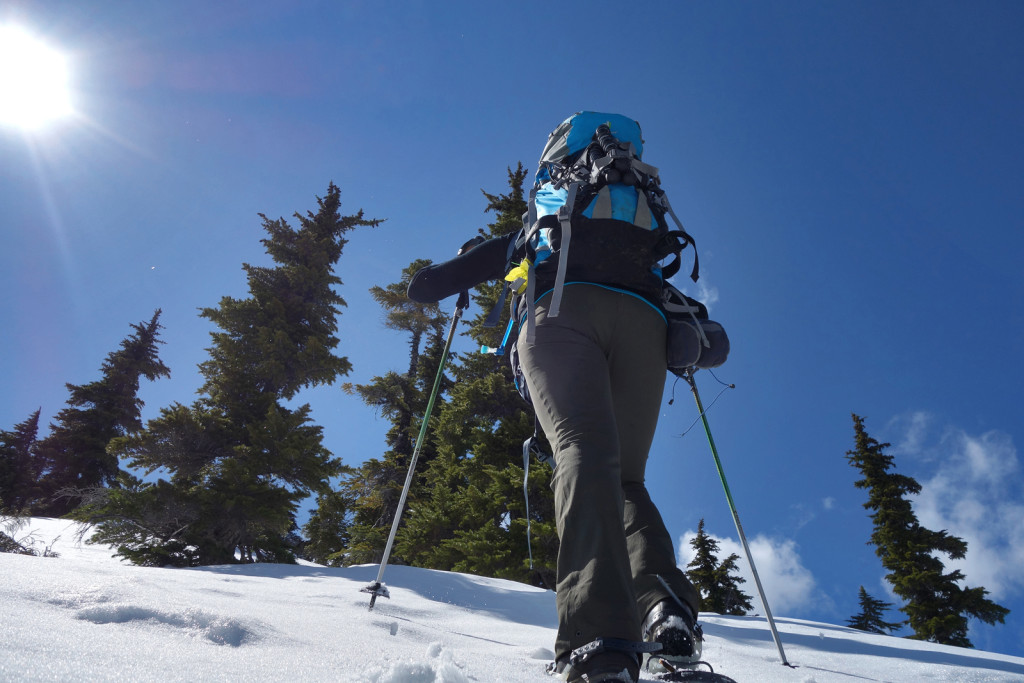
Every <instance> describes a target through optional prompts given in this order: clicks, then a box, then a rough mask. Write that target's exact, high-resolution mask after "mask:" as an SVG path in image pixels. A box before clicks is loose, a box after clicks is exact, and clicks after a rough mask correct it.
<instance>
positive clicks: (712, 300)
mask: <svg viewBox="0 0 1024 683" xmlns="http://www.w3.org/2000/svg"><path fill="white" fill-rule="evenodd" d="M683 280H684V278H682V277H680V278H679V279H678V280H677V279H676V278H671V279H670V280H669V282H671V283H672V284H673V285H675V287H676V288H678V289H679V290H680V291H681V292H682V293H683V294H685V295H687V296H689V297H691V298H694V299H696V300H697V301H699V302H701V303H702V304H704V305H705V306H707V308H708V312H710V311H711V309H712V307H714V305H715V304H717V303H718V287H715V286H714V285H711V284H708V278H707V276H706V275H701V278H700V280H698V281H697V282H696V283H694V282H693V281H691V280H690V279H689V278H685V282H684V281H683ZM694 290H696V291H694Z"/></svg>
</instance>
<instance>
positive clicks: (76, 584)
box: [0, 519, 1024, 683]
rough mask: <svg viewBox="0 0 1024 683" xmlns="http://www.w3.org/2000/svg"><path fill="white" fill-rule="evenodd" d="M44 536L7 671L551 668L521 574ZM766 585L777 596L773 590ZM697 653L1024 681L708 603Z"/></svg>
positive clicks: (719, 666) (534, 595) (49, 524)
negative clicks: (220, 559) (378, 586)
mask: <svg viewBox="0 0 1024 683" xmlns="http://www.w3.org/2000/svg"><path fill="white" fill-rule="evenodd" d="M30 530H31V531H34V532H35V537H36V539H37V543H38V545H37V547H38V548H40V549H42V548H43V547H46V546H52V549H53V550H54V551H55V552H57V553H59V557H28V556H20V555H10V554H0V577H2V578H0V681H128V680H130V681H364V682H367V683H433V682H438V683H441V682H443V683H464V682H468V681H484V682H506V681H507V682H518V681H524V682H529V681H537V682H543V681H550V680H551V679H549V678H548V677H547V676H546V675H545V674H544V665H545V664H546V662H547V661H549V660H550V659H551V657H552V656H553V654H552V651H551V646H552V643H553V641H554V626H555V603H554V594H553V593H551V592H549V591H543V590H539V589H535V588H530V587H528V586H524V585H521V584H517V583H512V582H508V581H501V580H497V579H487V578H480V577H477V576H470V575H465V574H455V573H449V572H439V571H432V570H425V569H414V568H410V567H389V568H388V569H387V571H386V573H385V576H384V580H385V583H386V584H387V585H388V587H389V589H390V592H391V599H390V600H385V599H380V600H378V601H377V605H376V607H375V608H374V610H373V611H372V612H371V611H368V610H367V605H368V603H369V596H367V595H366V594H364V593H361V592H360V590H359V589H360V588H362V587H363V586H365V585H366V584H368V583H369V582H371V581H373V580H374V579H375V578H376V574H377V567H376V566H362V567H351V568H346V569H332V568H325V567H319V566H315V565H298V566H295V565H266V564H263V565H245V566H223V567H207V568H202V569H157V568H143V567H134V566H131V565H127V564H124V563H122V562H120V561H119V560H117V559H113V558H111V551H110V549H109V548H107V547H101V546H90V545H85V544H82V543H80V542H78V541H77V540H76V525H74V524H71V523H68V522H66V521H61V520H46V519H34V520H31V525H30V526H29V527H28V528H26V529H24V530H22V531H21V532H20V533H19V536H23V535H24V534H25V533H27V532H28V531H30ZM770 597H771V596H769V599H770ZM701 622H702V623H703V625H704V632H705V635H706V639H705V646H704V654H705V659H707V660H708V661H709V662H711V663H712V664H713V665H714V667H715V669H716V671H719V672H721V673H724V674H727V675H729V676H732V677H733V678H735V679H736V680H737V681H739V682H740V683H744V682H749V681H794V682H800V683H825V682H826V681H844V682H850V681H865V680H867V681H900V682H904V681H1020V680H1024V658H1021V657H1012V656H1008V655H999V654H989V653H985V652H978V651H975V650H966V649H960V648H954V647H945V646H939V645H932V644H928V643H920V642H915V641H908V640H904V639H899V638H892V637H888V636H875V635H869V634H865V633H860V632H857V631H853V630H851V629H848V628H844V627H840V626H833V625H829V624H822V623H815V622H810V621H804V620H801V619H790V618H777V623H778V626H779V629H780V631H781V633H782V640H783V645H784V647H785V651H786V655H787V657H788V659H789V661H790V663H792V664H794V665H795V666H796V668H786V667H784V666H782V665H781V664H780V660H779V656H778V652H777V650H776V647H775V644H774V642H773V641H772V639H771V636H770V633H769V631H768V628H767V625H766V623H765V622H764V620H763V619H760V618H756V617H722V616H717V615H713V614H702V615H701Z"/></svg>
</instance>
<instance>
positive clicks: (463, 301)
mask: <svg viewBox="0 0 1024 683" xmlns="http://www.w3.org/2000/svg"><path fill="white" fill-rule="evenodd" d="M460 253H461V252H460ZM468 307H469V292H462V293H461V294H459V299H458V301H457V302H456V303H455V313H454V314H453V315H452V324H451V325H450V326H449V327H448V339H447V340H446V341H445V343H444V351H443V352H442V353H441V364H440V365H439V366H438V368H437V377H435V378H434V389H433V391H431V392H430V400H428V401H427V409H426V411H425V412H424V413H423V422H422V423H421V424H420V433H419V436H417V437H416V446H415V447H414V448H413V449H412V459H411V460H410V461H409V473H408V474H406V475H405V487H403V488H402V496H401V498H399V499H398V508H397V509H396V510H395V519H394V520H393V521H392V522H391V535H390V536H388V542H387V545H386V546H384V557H383V558H382V559H381V561H380V570H379V571H378V572H377V580H376V581H374V582H373V583H371V584H369V585H368V586H365V587H364V588H361V589H360V592H362V593H369V594H370V607H369V609H371V610H372V609H373V604H374V603H375V602H377V596H381V595H382V596H384V597H385V598H390V597H391V595H390V594H389V593H388V589H387V586H385V585H384V583H383V582H382V579H383V578H384V569H385V568H386V567H387V565H388V558H390V557H391V547H392V546H393V545H394V544H395V534H397V533H398V523H399V521H401V519H402V510H403V509H404V508H405V499H406V498H407V497H408V496H409V489H410V488H411V487H412V478H413V475H414V474H415V473H416V460H417V459H418V458H419V457H420V449H421V448H422V447H423V441H424V438H425V437H426V435H427V426H428V425H429V424H430V413H431V411H433V409H434V399H436V398H437V394H438V390H440V388H441V378H442V377H443V376H444V366H445V363H447V361H448V351H449V349H451V346H452V339H453V338H454V337H455V328H456V327H457V326H458V324H459V319H460V318H462V312H463V311H464V310H466V308H468Z"/></svg>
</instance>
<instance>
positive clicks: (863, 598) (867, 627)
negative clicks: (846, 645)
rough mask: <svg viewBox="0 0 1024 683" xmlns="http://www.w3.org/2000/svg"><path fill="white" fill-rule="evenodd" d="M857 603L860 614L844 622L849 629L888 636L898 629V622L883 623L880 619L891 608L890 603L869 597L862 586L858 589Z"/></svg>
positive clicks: (883, 620)
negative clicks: (858, 603)
mask: <svg viewBox="0 0 1024 683" xmlns="http://www.w3.org/2000/svg"><path fill="white" fill-rule="evenodd" d="M858 601H859V602H860V612H859V613H858V614H856V615H855V616H853V617H851V618H850V619H848V620H847V622H846V625H847V626H849V627H850V628H855V629H857V630H858V631H867V632H868V633H881V634H888V633H891V632H892V631H893V630H894V629H897V628H899V627H900V624H899V623H898V622H891V621H885V619H883V618H882V616H883V615H884V614H885V612H886V610H888V609H889V608H890V607H892V603H891V602H885V601H884V600H878V599H876V598H873V597H871V596H870V595H868V592H867V591H866V590H864V586H861V587H860V593H859V596H858Z"/></svg>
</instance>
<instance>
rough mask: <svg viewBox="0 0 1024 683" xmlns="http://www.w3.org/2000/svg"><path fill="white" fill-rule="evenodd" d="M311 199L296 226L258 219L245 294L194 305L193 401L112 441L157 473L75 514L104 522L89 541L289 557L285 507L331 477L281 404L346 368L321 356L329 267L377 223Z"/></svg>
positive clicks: (329, 344)
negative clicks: (263, 259)
mask: <svg viewBox="0 0 1024 683" xmlns="http://www.w3.org/2000/svg"><path fill="white" fill-rule="evenodd" d="M317 201H318V205H319V210H318V211H317V213H316V214H313V213H312V212H308V213H307V214H306V215H305V216H303V215H301V214H298V213H296V214H295V218H296V220H297V221H298V227H297V228H295V227H292V225H290V224H289V223H288V222H287V221H285V220H284V219H278V220H271V219H269V218H267V217H266V216H264V215H263V214H260V217H261V218H262V220H263V228H264V230H265V231H266V232H267V234H268V237H266V238H264V239H263V240H262V243H263V245H264V247H265V248H266V251H267V253H268V254H269V255H270V257H271V259H272V260H273V262H274V264H275V265H273V266H272V267H268V266H253V265H250V264H244V265H243V269H244V271H245V273H246V276H247V280H248V285H249V296H248V297H246V298H244V299H235V298H232V297H224V298H223V299H221V302H220V305H219V306H217V307H216V308H205V309H203V310H202V312H201V316H202V317H204V318H206V319H208V320H210V321H211V322H213V323H214V324H215V325H216V326H217V328H218V329H217V331H215V332H212V333H211V337H212V340H213V343H212V346H211V347H210V348H209V353H210V357H209V360H207V361H205V362H203V363H202V364H200V366H199V369H200V372H201V374H202V375H203V377H204V378H205V383H204V384H203V386H202V388H201V390H200V394H201V398H200V399H199V400H198V401H196V402H195V403H193V404H192V405H191V406H184V405H181V404H174V405H172V406H170V407H169V408H165V409H163V410H162V411H161V414H160V416H159V417H158V418H156V419H154V420H151V421H150V422H149V423H148V425H147V426H146V429H145V431H143V432H141V433H139V434H137V435H133V436H131V437H128V438H124V439H120V440H118V441H117V442H115V444H114V448H115V450H116V452H117V453H118V454H119V455H121V456H123V457H126V458H127V459H128V460H129V461H130V463H131V465H132V466H134V467H138V468H141V469H143V470H144V471H146V472H150V473H151V472H154V471H158V470H159V471H161V472H166V473H167V474H169V481H164V480H160V481H157V482H156V483H155V484H144V483H141V482H138V481H132V482H126V484H125V486H124V491H123V492H121V493H119V494H118V495H116V496H115V497H113V498H112V499H111V500H109V501H108V504H106V505H96V506H93V507H92V508H91V509H90V510H89V515H90V518H91V519H92V520H94V521H95V520H96V519H100V520H102V521H104V526H105V527H106V529H105V530H101V531H102V533H101V534H100V538H104V539H105V540H106V541H108V542H116V543H117V545H118V548H119V552H120V554H122V555H124V556H126V557H129V558H130V559H132V560H133V561H135V562H139V563H143V564H168V563H170V564H178V565H198V564H214V563H226V562H235V561H238V560H240V561H245V562H251V561H294V555H293V552H292V551H293V546H294V539H295V536H294V534H293V532H294V531H295V529H296V524H295V515H296V512H297V510H298V506H299V503H300V502H301V501H302V500H304V499H306V498H307V497H308V496H310V495H311V494H315V493H326V492H327V491H328V490H329V487H328V484H329V479H330V477H332V476H335V475H337V474H338V473H339V470H340V461H339V460H338V459H336V458H334V457H333V456H332V454H331V453H330V452H329V451H328V450H327V449H326V448H325V447H324V446H323V443H322V428H321V427H320V426H318V425H316V424H313V423H312V419H311V408H310V406H309V405H308V404H303V405H299V406H294V405H292V403H291V401H292V400H293V399H294V398H295V397H296V395H297V394H298V392H299V391H300V390H301V389H304V388H307V387H312V386H317V385H324V384H331V383H333V382H334V381H335V380H336V379H337V377H338V376H339V375H344V374H346V373H348V372H349V370H350V368H351V364H350V363H349V361H348V359H347V358H345V357H342V356H337V355H335V353H334V349H335V348H336V347H337V345H338V343H339V339H338V337H337V332H338V322H337V315H338V307H340V306H344V305H345V302H344V300H343V299H342V298H341V296H339V294H338V293H337V292H336V291H335V288H336V287H337V286H338V285H340V284H341V280H340V278H339V277H338V276H337V275H335V273H334V267H335V265H336V264H337V262H338V260H339V258H340V257H341V254H342V251H343V248H344V246H345V244H346V242H347V238H346V235H347V233H348V232H349V231H350V230H352V229H354V228H356V227H358V226H373V225H377V224H378V221H373V220H366V219H364V218H363V215H362V212H359V213H357V214H355V215H352V216H344V217H343V216H341V215H340V213H339V208H340V205H341V193H340V190H339V189H338V188H337V186H335V185H334V184H333V183H331V184H330V185H329V186H328V188H327V194H326V196H324V197H323V198H318V200H317ZM108 532H109V533H108Z"/></svg>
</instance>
